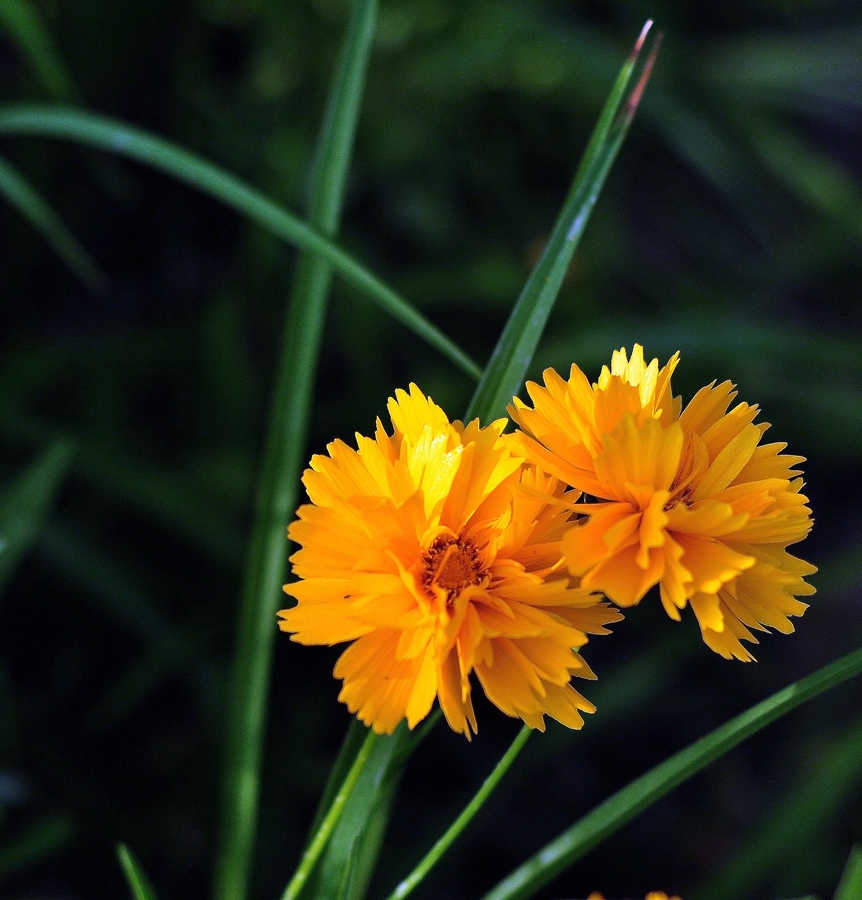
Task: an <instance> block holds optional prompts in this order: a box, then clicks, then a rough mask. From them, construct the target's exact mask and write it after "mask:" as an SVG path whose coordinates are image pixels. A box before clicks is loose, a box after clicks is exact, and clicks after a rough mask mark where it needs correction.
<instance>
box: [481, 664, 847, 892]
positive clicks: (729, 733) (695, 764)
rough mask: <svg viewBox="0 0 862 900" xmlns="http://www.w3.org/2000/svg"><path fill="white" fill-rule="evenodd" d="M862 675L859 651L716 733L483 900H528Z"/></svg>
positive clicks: (597, 812)
mask: <svg viewBox="0 0 862 900" xmlns="http://www.w3.org/2000/svg"><path fill="white" fill-rule="evenodd" d="M860 673H862V650H856V651H854V652H853V653H849V654H848V655H847V656H844V657H842V658H841V659H839V660H836V661H835V662H834V663H831V664H830V665H828V666H824V667H823V668H822V669H819V670H818V671H817V672H814V673H813V674H811V675H808V676H807V677H806V678H803V679H801V680H800V681H797V682H795V683H794V684H791V685H790V686H789V687H786V688H784V690H781V691H778V693H776V694H773V695H772V696H771V697H769V698H767V699H766V700H763V701H762V702H760V703H758V704H756V705H755V706H753V707H752V708H751V709H749V710H747V711H746V712H744V713H742V714H741V715H739V716H736V717H735V718H734V719H731V720H730V721H729V722H727V723H725V724H724V725H721V726H720V727H718V728H716V729H715V730H714V731H712V732H710V733H709V734H708V735H706V736H705V737H702V738H701V739H700V740H699V741H695V743H693V744H691V745H689V746H688V747H686V748H685V749H684V750H681V751H680V752H679V753H676V754H674V755H673V756H672V757H670V759H667V760H665V761H664V762H663V763H661V764H660V765H658V766H656V767H655V768H653V769H651V770H650V771H649V772H647V773H646V774H644V775H642V776H641V777H640V778H637V779H635V780H634V781H633V782H631V784H629V785H627V786H626V787H624V788H623V789H622V790H620V791H617V793H616V794H614V795H613V796H612V797H609V798H608V799H607V800H605V801H604V802H603V803H601V804H599V805H598V806H597V807H596V808H595V809H593V810H592V812H590V813H588V814H587V815H586V816H584V818H583V819H581V820H580V821H579V822H576V823H575V824H574V825H572V826H571V828H568V829H567V830H566V831H564V832H563V833H562V834H561V835H559V837H557V838H556V839H555V840H553V841H551V843H549V844H546V845H545V847H543V848H542V849H541V850H540V851H539V852H538V853H536V854H535V855H534V856H532V857H531V858H530V859H528V860H527V861H526V862H525V863H523V864H522V865H521V866H519V867H518V868H517V869H515V871H514V872H512V873H511V874H510V875H509V876H508V877H507V878H505V879H504V880H503V881H501V882H500V883H499V884H498V885H497V886H496V887H495V888H493V890H491V891H489V892H488V893H487V894H486V895H485V896H484V898H483V900H520V898H523V897H529V896H531V895H532V894H533V893H534V892H535V891H537V890H539V888H541V887H542V886H543V885H545V884H547V883H548V882H549V881H550V880H551V879H552V878H554V877H555V876H556V875H558V874H559V873H560V872H562V871H563V870H564V869H566V868H567V867H568V866H570V865H571V864H572V863H574V862H575V861H576V860H578V859H580V858H581V857H582V856H583V855H584V854H585V853H587V852H588V851H589V850H591V849H592V848H593V847H595V846H596V845H597V844H599V843H601V842H602V841H603V840H604V839H605V838H607V837H609V836H610V835H611V834H613V833H614V832H615V831H616V830H617V829H618V828H621V827H622V826H623V825H625V824H626V823H627V822H629V821H631V820H632V819H633V818H634V817H635V816H636V815H637V814H638V813H640V812H643V810H645V809H647V808H648V807H649V806H650V805H652V804H653V803H655V802H656V801H657V800H659V799H660V798H661V797H663V796H664V795H665V794H667V793H668V792H670V791H671V790H673V788H675V787H676V786H677V785H679V784H682V782H684V781H685V780H686V779H688V778H691V776H692V775H695V774H697V773H698V772H700V771H701V770H702V769H704V768H705V767H706V766H708V765H709V764H710V763H711V762H714V761H715V760H716V759H718V758H719V757H720V756H722V755H723V754H725V753H727V752H728V751H729V750H732V749H733V748H734V747H736V746H737V745H738V744H740V743H742V742H743V741H744V740H745V739H746V738H748V737H750V736H751V735H752V734H754V733H755V732H757V731H759V730H760V729H761V728H765V727H766V726H767V725H769V724H770V723H771V722H774V721H775V720H776V719H777V718H779V717H780V716H783V715H785V714H786V713H788V712H790V711H791V710H792V709H795V708H796V707H797V706H799V705H800V704H802V703H804V702H805V701H806V700H810V699H811V698H812V697H816V696H817V695H818V694H821V693H823V692H824V691H826V690H828V689H829V688H831V687H834V686H835V685H838V684H841V683H842V682H844V681H847V680H848V679H850V678H852V677H854V676H856V675H858V674H860Z"/></svg>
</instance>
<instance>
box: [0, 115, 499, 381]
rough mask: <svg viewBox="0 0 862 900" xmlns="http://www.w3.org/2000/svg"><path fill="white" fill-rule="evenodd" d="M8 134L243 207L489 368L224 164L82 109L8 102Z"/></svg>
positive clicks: (422, 330)
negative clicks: (81, 149)
mask: <svg viewBox="0 0 862 900" xmlns="http://www.w3.org/2000/svg"><path fill="white" fill-rule="evenodd" d="M0 134H8V135H39V136H42V137H53V138H59V139H61V140H68V141H73V142H75V143H77V144H81V145H83V146H87V147H93V148H95V149H97V150H103V151H105V152H107V153H111V154H113V155H115V156H122V157H125V158H126V159H131V160H134V161H135V162H138V163H141V164H143V165H145V166H149V167H150V168H153V169H156V170H158V171H160V172H164V173H165V174H167V175H170V176H171V177H173V178H176V179H177V180H178V181H181V182H183V183H185V184H188V185H190V186H191V187H193V188H196V189H197V190H199V191H201V192H202V193H204V194H207V195H209V196H210V197H213V198H214V199H216V200H218V201H220V202H221V203H224V204H225V205H226V206H229V207H231V208H232V209H235V210H237V211H238V212H240V213H242V214H243V215H245V216H247V217H248V218H249V219H251V220H252V221H254V222H256V223H257V224H259V225H261V226H262V227H263V228H265V229H267V230H268V231H269V232H271V233H272V234H274V235H275V236H276V237H278V238H281V239H282V240H284V241H287V242H288V243H289V244H292V245H294V246H296V247H299V248H300V249H302V250H306V251H308V252H311V253H313V254H315V255H316V256H318V257H320V258H321V259H323V260H325V261H326V262H327V263H328V264H329V265H331V266H332V268H333V270H335V271H336V272H338V274H339V275H340V276H341V277H342V278H344V280H345V281H347V282H348V283H349V284H351V285H353V287H355V288H356V289H357V290H358V291H360V293H362V294H364V295H365V296H367V297H368V298H369V299H371V300H372V301H373V302H374V303H376V304H378V306H380V307H381V308H382V309H384V310H385V311H386V312H387V313H389V315H391V316H392V317H393V318H394V319H395V320H396V321H398V322H400V323H401V324H402V325H404V326H405V327H406V328H408V329H410V330H411V331H412V332H413V333H414V334H416V335H417V336H418V337H420V338H421V339H422V340H424V341H425V342H426V343H427V344H429V346H431V347H433V348H434V349H435V350H437V351H438V352H439V353H440V354H441V355H442V356H443V357H445V358H446V359H448V360H449V361H450V362H451V363H452V365H454V366H456V367H457V368H458V369H460V370H461V371H462V372H464V374H466V375H468V376H469V377H470V378H472V379H474V380H476V381H478V380H479V378H480V376H481V374H482V370H481V368H480V367H479V366H478V365H477V364H476V363H475V362H474V361H473V360H472V359H471V358H470V357H469V356H468V355H467V354H466V353H465V352H464V351H463V350H462V349H461V348H460V347H458V346H457V344H455V343H454V341H452V340H450V339H449V338H448V337H446V335H445V334H443V332H441V331H440V330H439V329H438V328H437V327H436V326H434V325H433V324H432V323H431V322H429V321H428V319H426V318H425V317H424V316H423V315H422V314H421V313H420V312H418V311H417V310H416V309H414V307H413V306H411V305H410V303H408V301H407V300H405V299H404V298H403V297H401V296H400V295H399V294H397V293H396V292H395V291H393V290H392V289H391V288H390V287H388V286H387V285H385V284H384V283H383V282H382V281H381V280H380V279H379V278H377V277H376V276H375V275H373V274H372V273H371V272H370V271H368V269H366V268H364V267H363V266H361V265H359V263H357V262H356V261H355V260H354V259H353V258H352V257H351V256H349V255H348V254H347V253H345V252H344V251H343V250H341V249H340V248H339V247H338V246H337V245H336V244H334V243H333V242H332V241H331V240H329V239H327V238H325V237H324V236H323V235H322V234H320V232H319V231H316V230H314V229H313V228H312V227H311V226H309V225H307V224H306V223H305V222H303V221H302V219H300V218H299V217H298V216H295V215H293V214H292V213H289V212H288V211H287V210H285V209H283V208H282V207H281V206H279V205H278V204H276V203H274V202H273V201H272V200H269V199H268V198H267V197H265V196H264V195H263V194H261V193H260V192H259V191H257V190H255V189H254V188H252V187H250V186H249V185H248V184H246V183H245V182H243V181H241V180H240V179H239V178H236V177H235V176H233V175H231V174H230V173H229V172H226V171H225V170H224V169H221V168H219V167H218V166H215V165H213V164H212V163H210V162H207V161H206V160H204V159H201V157H199V156H197V155H195V154H194V153H190V152H189V151H188V150H184V149H183V148H182V147H179V146H178V145H176V144H174V143H172V142H171V141H167V140H165V139H164V138H160V137H156V136H155V135H152V134H148V133H147V132H145V131H142V130H141V129H139V128H135V127H133V126H131V125H126V124H124V123H122V122H118V121H117V120H115V119H110V118H107V117H104V116H98V115H94V114H93V113H89V112H85V111H83V110H77V109H58V108H52V107H50V106H30V105H21V106H18V105H12V106H6V107H3V108H2V109H0Z"/></svg>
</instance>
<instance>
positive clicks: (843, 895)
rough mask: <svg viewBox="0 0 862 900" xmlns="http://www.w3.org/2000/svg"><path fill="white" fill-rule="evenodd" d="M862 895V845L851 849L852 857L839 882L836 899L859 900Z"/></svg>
mask: <svg viewBox="0 0 862 900" xmlns="http://www.w3.org/2000/svg"><path fill="white" fill-rule="evenodd" d="M860 897H862V847H860V846H856V847H854V848H853V849H852V850H851V851H850V858H849V859H848V860H847V865H846V866H845V868H844V872H843V874H842V875H841V881H840V882H838V890H836V891H835V900H859V898H860Z"/></svg>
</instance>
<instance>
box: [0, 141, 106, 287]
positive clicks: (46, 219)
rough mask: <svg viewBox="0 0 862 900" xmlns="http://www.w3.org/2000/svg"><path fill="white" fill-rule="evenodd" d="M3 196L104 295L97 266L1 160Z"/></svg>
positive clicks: (75, 271) (1, 159) (6, 163)
mask: <svg viewBox="0 0 862 900" xmlns="http://www.w3.org/2000/svg"><path fill="white" fill-rule="evenodd" d="M0 194H2V195H3V196H4V197H5V198H6V199H7V200H8V201H9V203H11V204H12V206H14V207H15V208H16V209H17V210H18V211H19V212H20V213H21V215H23V216H24V218H25V219H27V221H28V222H29V223H30V224H31V225H32V226H33V227H34V228H35V229H36V231H38V232H39V233H40V234H41V235H42V237H43V238H45V240H46V241H48V243H49V244H50V245H51V246H52V247H53V248H54V250H55V251H56V253H57V255H58V256H59V257H60V258H61V259H62V260H63V262H65V263H66V265H67V266H68V267H69V268H70V269H71V270H72V271H73V272H74V273H75V274H76V275H77V276H78V277H79V278H80V279H81V281H83V282H84V284H85V285H87V287H88V288H90V290H91V291H94V292H97V293H98V292H101V291H104V289H105V287H106V285H107V283H108V279H107V277H106V276H105V273H104V272H103V271H102V270H101V269H100V268H99V265H98V263H97V262H96V261H95V260H94V259H93V257H92V256H90V254H89V253H88V252H87V251H86V249H85V248H84V247H83V246H82V245H81V244H80V243H79V242H78V240H77V238H76V237H75V235H73V234H72V232H71V231H69V229H68V228H67V227H66V225H65V223H64V222H63V220H62V219H61V218H60V217H59V216H58V215H57V213H55V212H54V210H53V209H51V207H50V206H49V205H48V204H47V203H46V202H45V201H44V200H43V199H42V197H41V196H39V194H38V193H37V192H36V190H35V189H34V188H33V186H32V185H31V184H30V182H28V181H27V179H26V178H24V176H23V175H22V174H21V173H20V172H18V170H17V169H15V168H13V167H12V166H11V165H10V164H9V163H8V162H7V161H6V160H5V159H3V157H2V156H0Z"/></svg>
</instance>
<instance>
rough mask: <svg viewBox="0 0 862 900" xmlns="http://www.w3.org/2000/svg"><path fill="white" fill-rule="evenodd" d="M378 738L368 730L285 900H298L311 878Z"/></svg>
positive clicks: (283, 896)
mask: <svg viewBox="0 0 862 900" xmlns="http://www.w3.org/2000/svg"><path fill="white" fill-rule="evenodd" d="M377 740H378V736H377V735H376V734H375V733H374V732H373V731H369V732H368V735H367V737H366V738H365V740H364V741H363V742H362V746H361V747H360V748H359V753H358V754H357V755H356V758H355V759H354V760H353V765H352V766H351V767H350V771H349V772H348V773H347V777H346V778H345V779H344V782H343V783H342V785H341V787H340V788H339V790H338V792H337V793H336V795H335V797H334V798H333V800H332V804H331V805H330V807H329V810H328V811H327V813H326V815H325V816H324V817H323V821H322V822H321V823H320V825H319V827H318V828H317V831H316V832H315V834H314V838H313V840H312V841H311V843H310V844H309V845H308V847H307V848H306V850H305V853H303V854H302V859H301V860H300V863H299V868H297V870H296V872H295V873H294V876H293V878H291V879H290V883H289V884H288V885H287V887H286V888H285V891H284V894H283V895H282V900H296V898H297V897H298V896H299V892H300V891H301V890H302V888H303V887H304V885H305V883H306V881H308V876H309V875H311V872H312V870H313V869H314V864H315V863H316V862H317V860H318V859H319V858H320V854H321V853H322V852H323V849H324V847H326V844H327V842H328V841H329V838H330V837H331V835H332V832H333V830H334V829H335V826H336V825H337V824H338V820H339V819H340V818H341V813H342V811H343V810H344V805H345V804H346V803H347V799H348V797H350V794H351V792H352V791H353V788H354V787H355V785H356V782H357V781H358V780H359V776H360V775H361V774H362V770H363V769H364V768H365V764H366V762H367V761H368V757H369V755H370V754H371V750H372V748H373V747H374V744H375V742H376V741H377Z"/></svg>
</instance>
